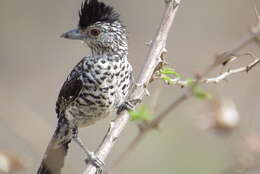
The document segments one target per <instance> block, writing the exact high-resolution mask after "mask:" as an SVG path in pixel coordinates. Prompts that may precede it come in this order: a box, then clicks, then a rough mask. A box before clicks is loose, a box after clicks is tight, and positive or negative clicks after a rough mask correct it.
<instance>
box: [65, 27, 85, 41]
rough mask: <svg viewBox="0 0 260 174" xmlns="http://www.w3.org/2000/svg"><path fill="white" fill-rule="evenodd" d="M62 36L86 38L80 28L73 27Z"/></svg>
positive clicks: (77, 38) (74, 38)
mask: <svg viewBox="0 0 260 174" xmlns="http://www.w3.org/2000/svg"><path fill="white" fill-rule="evenodd" d="M61 37H63V38H66V39H73V40H84V38H85V37H84V35H83V34H82V33H81V32H80V30H79V29H73V30H70V31H68V32H66V33H63V34H62V35H61Z"/></svg>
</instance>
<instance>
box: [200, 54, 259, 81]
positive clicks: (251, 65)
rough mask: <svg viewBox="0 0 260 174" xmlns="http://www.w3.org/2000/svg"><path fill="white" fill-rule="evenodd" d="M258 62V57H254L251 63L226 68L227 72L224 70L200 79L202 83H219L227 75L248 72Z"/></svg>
mask: <svg viewBox="0 0 260 174" xmlns="http://www.w3.org/2000/svg"><path fill="white" fill-rule="evenodd" d="M259 62H260V58H258V59H255V60H254V61H253V62H252V63H250V64H249V65H247V66H245V67H241V68H237V69H231V70H228V71H227V72H224V73H223V74H221V75H219V76H217V77H215V78H207V79H202V80H201V81H202V82H203V83H219V82H220V81H222V80H225V79H226V78H227V77H228V76H230V75H233V74H237V73H241V72H248V71H250V70H251V69H252V68H253V67H254V66H256V65H257V64H258V63H259Z"/></svg>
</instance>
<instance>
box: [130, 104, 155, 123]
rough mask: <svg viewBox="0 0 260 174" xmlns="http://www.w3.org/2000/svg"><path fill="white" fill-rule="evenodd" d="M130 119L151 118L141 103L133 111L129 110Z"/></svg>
mask: <svg viewBox="0 0 260 174" xmlns="http://www.w3.org/2000/svg"><path fill="white" fill-rule="evenodd" d="M129 114H130V116H131V119H130V120H131V121H145V120H150V119H151V114H150V113H149V110H148V108H147V107H146V106H144V105H141V106H140V107H138V108H137V109H136V110H135V111H129Z"/></svg>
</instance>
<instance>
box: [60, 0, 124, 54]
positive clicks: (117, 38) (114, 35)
mask: <svg viewBox="0 0 260 174" xmlns="http://www.w3.org/2000/svg"><path fill="white" fill-rule="evenodd" d="M62 37H64V38H67V39H74V40H82V41H84V42H85V43H86V44H87V45H88V46H89V47H90V48H91V50H92V52H96V53H100V52H101V53H102V52H107V51H108V52H111V51H112V52H113V51H118V50H121V51H122V49H123V50H127V36H126V29H125V27H124V26H123V25H122V24H121V22H120V20H119V14H118V13H117V12H116V11H115V10H114V8H113V7H111V6H108V5H105V4H104V3H103V2H99V1H98V0H85V2H84V3H82V6H81V9H80V11H79V24H78V28H76V29H73V30H70V31H68V32H66V33H64V34H63V35H62Z"/></svg>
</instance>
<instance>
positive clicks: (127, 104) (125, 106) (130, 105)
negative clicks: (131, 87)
mask: <svg viewBox="0 0 260 174" xmlns="http://www.w3.org/2000/svg"><path fill="white" fill-rule="evenodd" d="M124 110H134V105H133V103H132V101H130V100H126V101H124V102H123V103H122V104H121V105H120V106H119V107H118V109H117V114H120V113H121V112H122V111H124Z"/></svg>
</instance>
